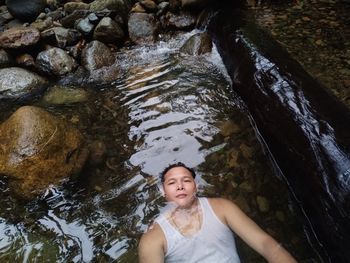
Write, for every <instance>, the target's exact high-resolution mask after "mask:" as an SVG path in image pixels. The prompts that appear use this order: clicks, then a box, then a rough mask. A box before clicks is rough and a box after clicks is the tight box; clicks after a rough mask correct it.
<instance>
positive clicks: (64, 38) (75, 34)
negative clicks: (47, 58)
mask: <svg viewBox="0 0 350 263" xmlns="http://www.w3.org/2000/svg"><path fill="white" fill-rule="evenodd" d="M41 37H42V38H43V39H44V40H45V41H46V42H47V43H50V44H52V45H55V46H58V47H60V48H64V47H66V46H71V45H74V44H76V43H77V42H78V41H79V40H80V39H81V38H82V35H81V33H80V32H79V31H77V30H75V29H70V28H69V29H67V28H64V27H53V28H50V29H47V30H45V31H43V32H41Z"/></svg>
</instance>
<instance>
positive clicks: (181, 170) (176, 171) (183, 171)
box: [165, 167, 192, 178]
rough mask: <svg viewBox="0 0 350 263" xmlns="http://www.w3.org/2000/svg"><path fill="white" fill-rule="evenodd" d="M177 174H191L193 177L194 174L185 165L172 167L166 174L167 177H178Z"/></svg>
mask: <svg viewBox="0 0 350 263" xmlns="http://www.w3.org/2000/svg"><path fill="white" fill-rule="evenodd" d="M177 176H189V177H191V178H192V174H191V172H190V171H189V170H187V169H186V168H184V167H174V168H171V169H170V170H169V171H168V172H167V173H166V174H165V178H170V177H177Z"/></svg>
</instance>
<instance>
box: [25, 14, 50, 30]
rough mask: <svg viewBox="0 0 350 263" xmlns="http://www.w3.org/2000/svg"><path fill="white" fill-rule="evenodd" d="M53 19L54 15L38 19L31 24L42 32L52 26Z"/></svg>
mask: <svg viewBox="0 0 350 263" xmlns="http://www.w3.org/2000/svg"><path fill="white" fill-rule="evenodd" d="M52 24H53V20H52V17H47V18H45V19H43V20H42V19H37V20H35V21H34V22H33V23H31V24H30V25H31V26H32V27H34V28H36V29H38V30H39V31H40V32H41V31H44V30H45V29H48V28H50V27H51V26H52Z"/></svg>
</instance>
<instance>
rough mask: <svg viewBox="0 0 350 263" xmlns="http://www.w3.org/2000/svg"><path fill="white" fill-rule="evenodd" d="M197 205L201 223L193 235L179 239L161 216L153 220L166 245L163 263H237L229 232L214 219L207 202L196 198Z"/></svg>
mask: <svg viewBox="0 0 350 263" xmlns="http://www.w3.org/2000/svg"><path fill="white" fill-rule="evenodd" d="M199 203H200V205H201V208H202V213H203V220H202V226H201V228H200V230H199V231H198V232H197V233H195V234H194V235H191V236H184V235H182V234H181V233H180V232H179V231H178V230H177V229H176V228H175V227H173V226H172V225H171V224H170V222H169V221H168V220H167V219H166V217H165V216H164V215H163V214H161V215H160V216H159V217H158V218H157V219H156V222H157V223H158V224H159V226H160V227H161V229H162V231H163V233H164V235H165V238H166V241H167V253H166V255H165V262H166V263H171V262H176V263H180V262H181V263H195V262H198V263H213V262H217V263H226V262H227V263H228V262H230V263H239V262H240V260H239V257H238V254H237V250H236V244H235V240H234V236H233V233H232V231H231V229H230V228H228V227H227V226H226V225H225V224H223V223H222V222H221V221H220V219H219V218H218V217H217V216H216V214H215V213H214V211H213V209H212V207H211V206H210V204H209V201H208V199H207V198H199Z"/></svg>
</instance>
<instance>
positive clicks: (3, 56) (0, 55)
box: [0, 49, 13, 68]
mask: <svg viewBox="0 0 350 263" xmlns="http://www.w3.org/2000/svg"><path fill="white" fill-rule="evenodd" d="M12 64H13V59H12V57H11V55H10V54H9V53H7V52H6V51H5V50H3V49H0V68H6V67H9V66H11V65H12Z"/></svg>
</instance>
